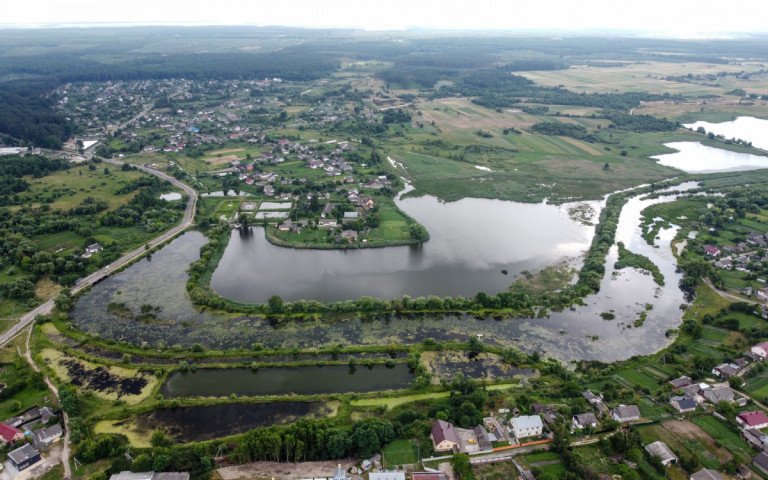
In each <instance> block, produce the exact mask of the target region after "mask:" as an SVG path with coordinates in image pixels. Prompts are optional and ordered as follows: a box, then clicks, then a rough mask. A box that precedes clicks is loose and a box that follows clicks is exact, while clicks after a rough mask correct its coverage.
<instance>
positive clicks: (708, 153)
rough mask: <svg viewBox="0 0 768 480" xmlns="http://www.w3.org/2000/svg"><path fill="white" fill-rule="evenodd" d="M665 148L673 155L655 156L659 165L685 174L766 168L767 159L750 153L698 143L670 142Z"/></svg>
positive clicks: (767, 166) (767, 164)
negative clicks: (670, 149)
mask: <svg viewBox="0 0 768 480" xmlns="http://www.w3.org/2000/svg"><path fill="white" fill-rule="evenodd" d="M664 146H665V147H669V148H672V149H675V150H677V152H675V153H665V154H663V155H656V156H655V157H652V158H655V159H656V160H658V161H659V163H660V164H661V165H665V166H667V167H673V168H677V169H679V170H682V171H684V172H687V173H716V172H741V171H747V170H758V169H761V168H768V157H764V156H761V155H753V154H751V153H740V152H731V151H729V150H724V149H722V148H714V147H710V146H707V145H703V144H701V143H699V142H671V143H665V144H664Z"/></svg>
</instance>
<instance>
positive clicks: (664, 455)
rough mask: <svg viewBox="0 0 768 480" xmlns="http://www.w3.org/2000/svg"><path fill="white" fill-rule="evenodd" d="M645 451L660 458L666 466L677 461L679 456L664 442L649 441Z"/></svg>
mask: <svg viewBox="0 0 768 480" xmlns="http://www.w3.org/2000/svg"><path fill="white" fill-rule="evenodd" d="M645 451H646V452H648V453H649V454H650V455H651V456H653V457H656V458H658V459H659V461H660V462H661V464H662V465H664V466H665V467H666V466H668V465H675V464H676V463H677V456H676V455H675V454H674V453H672V450H670V449H669V447H668V446H667V444H666V443H664V442H661V441H656V442H653V443H649V444H648V445H646V446H645Z"/></svg>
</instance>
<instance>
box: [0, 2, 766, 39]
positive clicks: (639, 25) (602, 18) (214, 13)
mask: <svg viewBox="0 0 768 480" xmlns="http://www.w3.org/2000/svg"><path fill="white" fill-rule="evenodd" d="M766 18H768V2H765V0H741V1H738V2H734V3H733V4H728V3H725V2H723V1H722V0H719V1H714V0H695V1H694V0H644V1H642V2H624V1H616V0H582V1H581V2H576V1H573V0H517V1H514V0H506V1H504V0H495V1H491V0H463V1H457V0H388V1H375V2H373V1H367V0H270V1H264V0H215V1H210V0H207V1H201V0H183V1H182V0H131V1H120V2H116V1H105V0H24V1H10V2H8V4H7V5H4V7H3V15H2V17H0V23H2V24H15V25H40V24H52V23H54V24H60V23H78V24H92V23H149V24H219V25H242V24H247V25H294V26H320V27H334V26H341V27H363V28H369V29H387V28H403V27H432V28H447V29H510V30H520V29H558V30H563V29H564V30H585V29H615V30H637V31H644V32H654V33H664V34H672V35H676V36H688V35H696V34H700V33H706V34H712V33H717V32H767V31H768V22H766V20H765V19H766Z"/></svg>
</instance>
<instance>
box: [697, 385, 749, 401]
mask: <svg viewBox="0 0 768 480" xmlns="http://www.w3.org/2000/svg"><path fill="white" fill-rule="evenodd" d="M701 395H702V396H703V397H704V398H705V399H706V400H707V401H708V402H709V403H711V404H713V405H717V404H718V403H720V402H735V403H736V404H737V405H741V406H743V405H746V404H747V399H746V398H744V397H736V394H735V393H734V391H733V390H731V387H729V386H727V385H717V386H714V387H712V388H708V389H705V390H702V392H701Z"/></svg>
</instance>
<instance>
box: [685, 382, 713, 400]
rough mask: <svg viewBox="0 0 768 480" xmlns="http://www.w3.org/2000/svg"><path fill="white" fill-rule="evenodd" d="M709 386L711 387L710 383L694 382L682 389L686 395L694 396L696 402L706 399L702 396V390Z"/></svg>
mask: <svg viewBox="0 0 768 480" xmlns="http://www.w3.org/2000/svg"><path fill="white" fill-rule="evenodd" d="M708 388H710V386H709V384H706V383H694V384H692V385H688V386H687V387H683V388H682V390H683V394H684V395H685V396H686V397H690V398H692V399H693V401H695V402H696V403H704V402H705V401H706V399H705V398H704V397H703V396H702V392H703V391H704V390H707V389H708Z"/></svg>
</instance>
